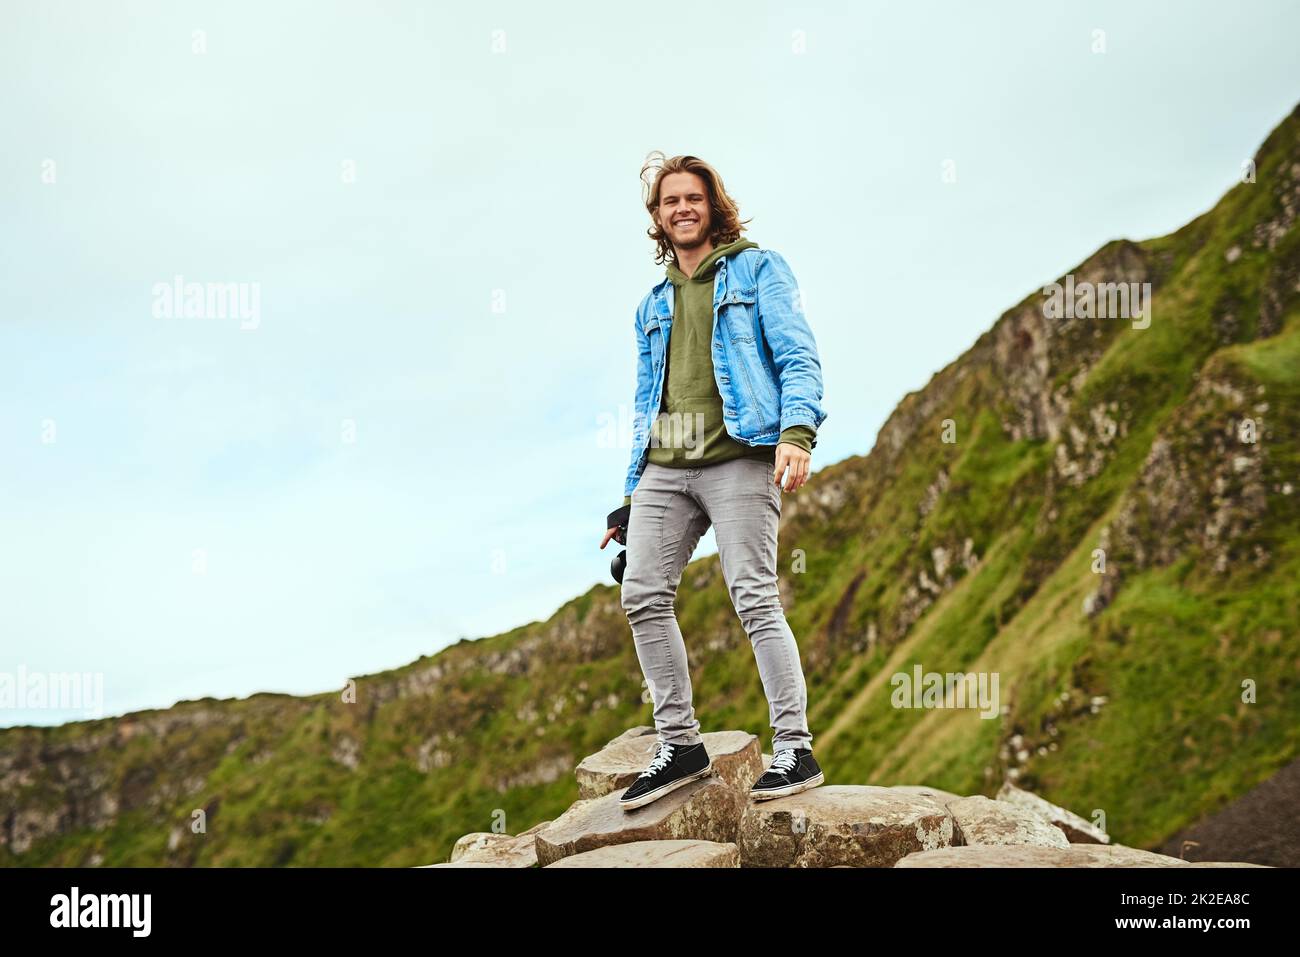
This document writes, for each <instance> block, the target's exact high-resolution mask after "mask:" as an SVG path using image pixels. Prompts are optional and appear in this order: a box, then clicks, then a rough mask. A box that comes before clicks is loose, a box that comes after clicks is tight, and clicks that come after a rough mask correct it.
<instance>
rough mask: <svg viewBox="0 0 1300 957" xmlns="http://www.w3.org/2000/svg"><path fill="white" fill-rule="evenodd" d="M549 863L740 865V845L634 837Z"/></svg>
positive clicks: (615, 865) (601, 865)
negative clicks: (631, 839)
mask: <svg viewBox="0 0 1300 957" xmlns="http://www.w3.org/2000/svg"><path fill="white" fill-rule="evenodd" d="M546 866H547V867H739V866H740V849H739V848H738V847H736V845H735V844H719V843H718V842H717V841H691V840H686V841H673V840H669V841H633V842H631V843H630V844H611V845H609V846H608V847H598V848H596V849H595V850H594V851H586V852H584V853H582V854H573V855H570V856H569V857H562V858H560V859H559V860H558V861H555V862H554V863H552V864H547V865H546Z"/></svg>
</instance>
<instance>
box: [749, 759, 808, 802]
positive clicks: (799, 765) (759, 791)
mask: <svg viewBox="0 0 1300 957" xmlns="http://www.w3.org/2000/svg"><path fill="white" fill-rule="evenodd" d="M825 780H826V779H825V778H824V777H823V776H822V769H821V768H820V767H819V766H818V764H817V759H816V758H814V757H813V753H812V751H810V750H809V749H808V748H782V749H781V750H780V751H778V752H777V753H776V757H774V758H773V759H772V763H771V765H770V766H769V767H768V769H767V770H766V771H764V772H763V776H762V777H760V778H759V779H758V780H757V781H755V782H754V786H753V787H751V788H750V789H749V796H750V797H752V798H753V799H754V800H755V801H766V800H768V799H769V798H779V797H786V796H788V795H791V794H798V793H799V792H800V791H807V790H808V789H809V788H815V787H816V786H817V785H819V784H821V783H822V782H823V781H825Z"/></svg>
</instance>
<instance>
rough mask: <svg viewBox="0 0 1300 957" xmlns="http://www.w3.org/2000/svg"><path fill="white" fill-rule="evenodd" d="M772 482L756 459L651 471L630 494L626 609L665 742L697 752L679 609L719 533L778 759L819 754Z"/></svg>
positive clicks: (649, 467)
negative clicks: (784, 585)
mask: <svg viewBox="0 0 1300 957" xmlns="http://www.w3.org/2000/svg"><path fill="white" fill-rule="evenodd" d="M772 474H773V470H772V466H771V465H770V464H769V463H767V462H765V461H763V460H762V459H755V458H737V459H728V460H727V461H725V462H717V463H714V464H713V465H704V466H701V467H699V468H669V467H667V466H663V465H656V464H655V463H653V462H647V463H646V466H645V471H644V472H643V473H642V475H641V478H640V481H639V482H638V484H637V487H636V489H635V490H634V491H633V493H632V512H631V517H630V518H629V519H628V527H627V567H626V568H625V569H624V572H623V591H622V603H623V610H624V611H625V612H626V613H627V619H628V623H629V624H630V625H631V626H632V638H633V641H634V642H635V643H636V653H637V658H638V659H639V660H640V662H641V671H642V673H643V674H644V675H645V679H646V684H647V686H648V688H649V689H650V697H651V699H652V701H653V704H654V722H655V729H656V730H657V731H658V736H659V740H660V741H668V742H672V743H674V744H683V745H689V744H695V743H696V742H698V741H699V740H700V723H699V721H698V720H696V717H695V708H694V706H693V705H692V703H691V675H690V671H689V669H688V667H687V662H686V645H685V643H684V642H683V640H682V632H681V629H680V628H679V627H678V626H677V615H676V613H675V611H674V608H673V601H674V599H675V598H676V596H677V586H678V584H679V583H680V582H681V579H682V570H683V569H684V568H685V567H686V563H687V562H689V561H690V559H691V555H692V554H693V553H694V551H695V546H696V545H697V544H698V543H699V541H700V538H701V536H703V535H704V533H705V532H706V531H708V528H709V525H710V523H712V525H713V527H714V537H715V538H716V539H717V541H718V557H719V559H720V561H721V564H722V575H723V578H724V579H725V580H726V583H727V590H728V591H729V592H730V594H731V603H732V605H734V606H735V609H736V614H737V616H738V617H739V618H740V623H741V625H743V626H744V629H745V633H746V634H747V635H748V636H749V641H750V644H751V645H752V646H753V648H754V659H755V661H756V662H757V664H758V674H759V677H760V678H761V679H762V682H763V693H764V694H765V695H766V696H767V702H768V714H769V721H770V722H771V725H772V732H773V737H772V754H774V755H775V754H776V753H777V751H779V750H781V749H782V748H812V735H811V734H810V733H809V731H808V718H807V710H808V693H807V690H806V687H805V684H804V677H803V668H802V667H801V665H800V663H799V646H798V645H797V644H796V643H795V639H794V634H793V633H792V632H791V631H790V626H789V625H788V624H787V623H786V620H785V610H784V609H783V608H782V607H781V596H780V593H779V592H778V591H777V585H776V540H777V539H776V533H777V522H778V519H780V517H781V495H782V492H781V489H780V488H779V487H778V486H777V485H776V483H775V482H773V481H772Z"/></svg>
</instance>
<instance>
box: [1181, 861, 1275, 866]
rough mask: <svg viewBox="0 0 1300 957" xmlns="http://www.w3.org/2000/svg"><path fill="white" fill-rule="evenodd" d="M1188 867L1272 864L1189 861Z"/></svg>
mask: <svg viewBox="0 0 1300 957" xmlns="http://www.w3.org/2000/svg"><path fill="white" fill-rule="evenodd" d="M1187 866H1188V867H1272V866H1273V865H1271V864H1247V863H1246V862H1244V861H1188V862H1187Z"/></svg>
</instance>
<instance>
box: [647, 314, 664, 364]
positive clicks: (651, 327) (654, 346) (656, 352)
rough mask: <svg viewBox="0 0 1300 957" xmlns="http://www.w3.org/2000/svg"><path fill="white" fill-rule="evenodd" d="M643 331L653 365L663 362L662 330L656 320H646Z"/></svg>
mask: <svg viewBox="0 0 1300 957" xmlns="http://www.w3.org/2000/svg"><path fill="white" fill-rule="evenodd" d="M643 328H644V329H645V337H646V340H647V341H648V342H649V343H650V358H651V359H652V360H654V362H655V363H661V362H663V358H664V330H663V326H661V325H660V324H659V320H658V319H648V320H646V324H645V326H644V327H643Z"/></svg>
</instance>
